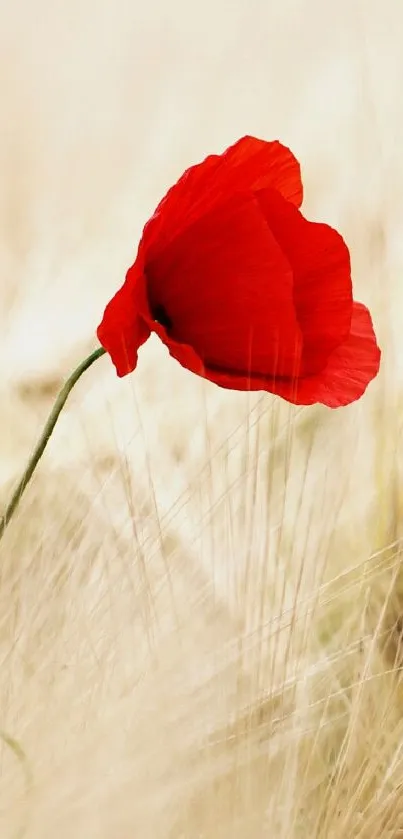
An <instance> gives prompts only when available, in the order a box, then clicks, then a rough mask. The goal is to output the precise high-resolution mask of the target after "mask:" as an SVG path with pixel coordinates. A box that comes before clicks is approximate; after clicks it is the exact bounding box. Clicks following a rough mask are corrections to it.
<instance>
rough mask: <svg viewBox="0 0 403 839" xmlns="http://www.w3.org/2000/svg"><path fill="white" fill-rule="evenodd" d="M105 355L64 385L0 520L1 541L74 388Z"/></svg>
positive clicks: (95, 355)
mask: <svg viewBox="0 0 403 839" xmlns="http://www.w3.org/2000/svg"><path fill="white" fill-rule="evenodd" d="M104 354H105V350H104V348H103V347H98V349H97V350H94V352H93V353H91V355H89V356H88V357H87V358H85V359H84V361H82V362H81V364H79V365H78V367H77V368H76V369H75V370H74V372H73V373H72V374H71V376H69V378H68V379H67V381H66V382H65V384H64V385H63V387H62V389H61V391H60V393H59V395H58V397H57V399H56V402H55V404H54V406H53V408H52V410H51V412H50V414H49V417H48V419H47V422H46V424H45V427H44V429H43V431H42V434H41V436H40V438H39V440H38V443H37V445H36V447H35V449H34V451H33V453H32V456H31V457H30V459H29V461H28V464H27V466H26V469H25V470H24V472H23V475H22V477H21V480H20V482H19V484H18V486H17V487H16V489H15V491H14V493H13V495H12V497H11V499H10V501H9V503H8V505H7V507H6V510H5V513H4V515H3V516H2V518H0V539H1V538H2V536H3V535H4V531H5V529H6V527H7V526H8V524H9V522H10V520H11V518H12V517H13V515H14V513H15V511H16V509H17V507H18V505H19V503H20V501H21V498H22V495H23V493H24V490H25V489H26V487H27V486H28V484H29V482H30V480H31V478H32V475H33V474H34V472H35V469H36V467H37V465H38V463H39V461H40V459H41V457H42V455H43V453H44V451H45V449H46V446H47V444H48V441H49V439H50V437H51V435H52V432H53V429H54V427H55V425H56V423H57V420H58V419H59V415H60V413H61V411H62V410H63V408H64V406H65V404H66V402H67V399H68V396H69V393H70V392H71V391H72V390H73V387H74V385H75V384H76V382H78V380H79V378H80V376H82V374H83V373H85V371H86V370H88V368H89V367H91V364H93V363H94V361H96V360H97V358H100V357H101V355H104Z"/></svg>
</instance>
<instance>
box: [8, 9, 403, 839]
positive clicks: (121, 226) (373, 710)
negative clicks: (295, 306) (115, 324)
mask: <svg viewBox="0 0 403 839" xmlns="http://www.w3.org/2000/svg"><path fill="white" fill-rule="evenodd" d="M402 25H403V7H402V6H401V5H400V3H399V2H396V0H384V2H382V4H381V3H380V2H377V0H365V2H364V1H363V2H360V0H338V2H334V0H327V2H323V0H321V2H320V0H282V2H281V3H280V2H279V0H264V1H263V0H249V2H248V3H246V2H245V0H242V1H241V0H232V2H231V3H230V2H225V0H214V2H213V0H205V2H204V3H203V4H201V3H192V2H189V3H185V2H183V0H171V2H170V3H169V4H168V3H164V2H163V0H150V2H148V3H146V4H141V3H139V2H138V0H132V2H128V0H114V2H113V3H112V2H111V0H98V2H97V3H95V2H94V0H80V2H78V0H70V3H69V4H66V3H62V2H60V0H53V2H52V3H51V2H48V0H36V2H35V3H33V2H29V0H17V2H14V3H13V4H9V3H6V2H5V0H0V62H1V63H0V103H1V113H2V130H1V132H0V172H1V182H0V183H1V187H0V359H1V362H0V363H1V374H2V375H1V380H0V423H1V425H0V500H1V501H2V502H5V501H6V499H7V498H8V496H9V494H10V491H11V490H12V487H13V484H14V482H15V481H16V480H17V478H18V476H19V473H20V471H21V469H22V468H23V466H24V464H25V462H26V460H27V458H28V456H29V454H30V452H31V451H32V447H33V446H34V444H35V442H36V439H37V437H38V435H39V433H40V430H41V428H42V426H43V423H44V421H45V419H46V417H47V414H48V413H49V411H50V408H51V406H52V404H53V401H54V399H55V397H56V394H57V392H58V390H59V388H60V387H61V385H62V382H63V380H64V379H65V378H66V376H67V375H68V374H69V373H70V371H71V370H72V369H73V368H74V367H76V366H77V364H78V362H79V361H80V360H81V359H82V358H83V357H84V356H85V355H86V354H88V353H89V352H91V350H92V349H93V348H95V347H96V345H97V341H96V337H95V330H96V327H97V325H98V323H99V321H100V319H101V316H102V312H103V309H104V306H105V305H106V302H107V301H108V300H109V298H110V296H111V295H112V294H113V293H114V291H115V290H116V289H117V288H118V286H120V285H121V283H122V281H123V278H124V274H125V272H126V270H127V267H128V266H129V265H130V264H131V262H132V261H133V259H134V256H135V253H136V248H137V244H138V241H139V238H140V235H141V231H142V227H143V225H144V223H145V221H146V220H147V219H148V218H149V216H150V215H151V213H152V212H153V210H154V208H155V206H156V204H157V203H158V201H159V200H160V198H161V197H162V195H163V194H164V192H165V191H166V190H167V188H168V187H169V186H170V185H171V184H172V183H173V182H174V181H175V180H176V179H177V178H178V177H179V176H180V175H181V174H182V172H183V171H184V169H186V168H187V167H188V166H189V165H192V164H193V163H196V162H199V161H200V160H202V159H203V158H204V157H205V156H206V155H207V154H210V153H212V152H218V153H219V152H221V151H223V150H224V149H225V148H226V147H227V146H228V145H230V144H231V143H233V142H234V141H235V140H236V139H238V138H239V137H241V136H243V135H244V134H253V135H255V136H258V137H262V138H264V139H280V140H281V141H282V142H283V143H284V144H286V145H288V146H289V147H290V148H291V149H292V150H293V152H294V153H295V155H296V156H297V158H298V159H299V160H300V162H301V166H302V175H303V181H304V191H305V198H304V205H303V210H304V213H305V215H306V216H307V217H308V218H311V219H313V220H321V221H325V222H328V223H329V224H331V225H334V226H335V227H337V228H338V229H339V230H340V232H342V234H343V235H344V237H345V239H346V241H347V243H348V245H349V247H350V251H351V258H352V266H353V280H354V289H355V297H356V298H357V299H359V300H361V301H362V302H364V303H365V304H366V305H368V306H369V307H370V308H371V312H372V313H373V319H374V324H375V328H376V332H377V335H378V340H379V343H380V345H381V348H382V351H383V359H382V369H381V373H380V375H379V377H378V378H377V380H376V381H375V382H374V383H372V384H371V385H370V387H369V389H368V391H367V393H366V394H365V396H364V397H363V398H362V400H361V401H360V402H359V403H358V404H355V405H352V406H350V407H348V408H345V409H340V410H337V411H334V412H332V411H330V410H328V409H325V408H322V407H312V408H304V409H296V408H293V407H291V406H288V405H287V404H286V403H283V402H282V401H281V400H278V399H275V398H274V397H271V396H270V395H267V394H253V395H250V394H239V393H231V392H228V391H220V390H219V389H218V388H216V387H215V386H214V385H211V384H209V383H208V382H203V381H202V380H198V379H196V378H193V377H192V376H191V374H189V373H187V371H185V370H183V369H182V368H181V367H180V366H179V365H177V364H176V363H175V362H174V361H173V360H172V359H171V358H170V357H169V355H168V353H167V351H166V349H165V348H164V347H162V346H161V345H160V344H159V343H158V341H156V340H154V339H151V340H150V341H149V342H148V343H147V345H146V346H144V347H143V348H142V350H141V353H140V360H139V365H138V369H137V370H136V372H135V374H134V375H133V376H131V377H127V378H126V379H124V380H118V379H117V378H116V376H115V372H114V368H113V367H112V365H111V363H110V361H109V359H108V358H102V359H101V360H99V361H98V362H97V363H96V365H95V366H94V367H93V368H91V370H90V371H88V373H86V374H85V377H83V379H82V380H81V381H80V383H79V385H78V386H77V388H76V389H75V391H74V393H73V394H72V396H71V398H70V400H69V403H68V406H67V409H66V411H65V412H64V414H63V416H62V418H61V420H60V424H58V426H57V429H56V431H55V434H54V436H53V438H52V441H51V443H50V445H49V449H48V450H47V452H46V455H45V457H44V458H43V461H42V462H41V464H40V467H39V468H38V470H37V473H36V476H35V478H34V480H33V482H32V485H31V486H30V488H29V490H27V493H26V496H25V497H24V501H23V503H22V504H21V507H20V510H19V513H18V515H17V516H16V518H15V520H14V521H13V523H12V525H10V528H9V530H8V531H7V534H6V536H5V537H4V540H3V541H2V543H1V546H0V668H1V670H0V672H1V679H0V684H1V688H0V690H1V693H0V699H1V701H0V833H1V836H2V837H4V839H9V837H10V839H14V837H17V836H18V837H33V839H36V837H41V839H47V837H49V839H50V837H53V836H54V835H55V833H56V832H57V834H58V836H59V839H64V837H66V839H70V837H71V836H72V835H73V833H74V834H75V836H76V837H77V839H84V837H85V839H89V837H91V839H107V837H108V839H110V837H116V839H126V837H133V836H141V837H144V839H159V837H161V839H193V838H194V839H196V837H205V838H206V839H224V837H231V839H244V837H245V836H250V837H251V839H260V837H263V836H273V837H276V839H297V837H298V839H299V837H305V836H306V835H310V836H312V837H315V839H316V837H317V839H319V837H320V839H328V837H329V839H330V838H331V837H339V836H349V837H354V839H355V838H356V837H357V839H358V837H360V839H367V837H368V839H373V837H375V836H379V837H388V839H389V837H390V839H391V838H392V837H399V836H403V806H402V801H401V784H402V782H403V767H402V761H401V756H400V752H401V742H402V739H401V738H402V734H403V725H402V710H403V706H402V695H401V690H402V689H401V683H400V666H401V663H400V656H401V651H400V639H401V631H402V607H403V604H402V596H403V588H402V579H401V572H400V565H401V547H400V546H401V532H400V531H401V524H400V522H401V490H402V482H401V438H400V431H401V416H402V412H401V409H402V404H401V403H402V399H401V395H402V383H403V353H402V344H401V335H402V327H403V312H402V300H403V295H402V290H403V286H402V268H403V238H402V230H403V202H402V195H403V165H402V151H401V150H402V148H403V99H402V96H401V89H402V85H403V55H402V51H401V31H402Z"/></svg>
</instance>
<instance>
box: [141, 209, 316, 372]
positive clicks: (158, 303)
mask: <svg viewBox="0 0 403 839" xmlns="http://www.w3.org/2000/svg"><path fill="white" fill-rule="evenodd" d="M146 273H147V289H148V296H149V304H150V310H151V312H154V313H155V311H156V309H157V308H159V310H160V311H163V312H164V313H165V315H166V319H167V322H169V323H170V324H171V327H170V329H168V330H166V331H164V332H163V333H162V334H161V337H162V339H163V340H164V341H165V343H166V344H167V346H168V347H169V346H170V340H171V339H172V340H173V341H175V342H177V343H183V344H186V345H190V346H192V347H193V349H194V351H195V353H196V355H197V356H198V357H199V358H200V359H201V361H202V363H203V364H204V365H205V366H206V367H209V366H210V365H211V366H218V367H225V368H230V369H232V370H237V369H238V370H241V371H253V372H254V373H257V372H260V373H263V374H265V375H267V374H270V375H273V374H274V373H277V374H278V375H288V376H292V375H297V374H298V372H299V367H300V358H301V351H302V335H301V330H300V328H299V325H298V322H297V319H296V315H295V306H294V299H293V275H292V271H291V269H290V266H289V264H288V262H287V259H286V258H285V256H284V254H283V253H282V251H281V249H280V247H279V245H278V244H277V242H276V240H275V238H274V236H273V235H272V233H271V232H270V229H269V228H268V226H267V223H266V221H265V219H264V216H263V214H262V212H261V209H260V207H259V204H258V203H257V201H256V200H255V199H254V198H253V196H251V195H250V194H243V195H242V194H238V195H236V196H233V197H232V198H231V199H230V200H229V201H227V203H226V205H220V207H217V208H216V209H215V210H213V211H211V212H210V213H209V214H208V215H207V216H204V217H203V218H202V219H200V220H199V222H198V223H197V225H194V226H192V227H191V228H189V229H188V230H187V231H185V233H183V234H182V235H181V236H180V237H179V238H178V239H177V240H176V241H175V242H174V243H173V244H172V245H171V247H170V248H167V249H166V250H165V251H164V253H163V254H161V256H160V258H159V259H156V260H154V261H153V262H148V263H147V266H146ZM149 326H150V328H154V326H153V325H152V323H150V324H149ZM245 388H247V384H246V383H245Z"/></svg>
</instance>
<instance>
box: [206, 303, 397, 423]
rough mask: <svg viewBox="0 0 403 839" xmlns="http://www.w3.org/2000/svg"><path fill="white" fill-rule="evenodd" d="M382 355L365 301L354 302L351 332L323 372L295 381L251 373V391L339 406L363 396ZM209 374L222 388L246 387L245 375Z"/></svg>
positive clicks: (222, 372)
mask: <svg viewBox="0 0 403 839" xmlns="http://www.w3.org/2000/svg"><path fill="white" fill-rule="evenodd" d="M380 358H381V352H380V349H379V347H378V345H377V342H376V337H375V333H374V328H373V325H372V320H371V315H370V313H369V311H368V309H367V308H366V307H365V306H364V305H363V304H362V303H354V305H353V317H352V321H351V332H350V335H349V336H348V338H347V339H346V340H345V341H344V343H343V344H341V345H340V346H339V347H338V348H337V349H336V350H335V351H334V352H333V353H332V355H331V356H330V358H329V360H328V363H327V366H326V368H325V369H324V370H323V371H322V373H319V374H317V375H315V376H305V377H304V378H301V379H296V380H294V381H292V380H290V379H286V378H281V377H264V376H251V377H250V379H249V390H254V391H256V390H266V391H269V392H270V393H273V394H276V395H277V396H282V397H283V399H286V400H287V402H292V403H294V404H295V405H313V404H314V403H317V402H318V403H321V404H322V405H327V407H329V408H339V407H342V406H344V405H349V404H350V403H351V402H355V401H356V400H357V399H359V398H360V397H361V396H362V395H363V393H364V392H365V390H366V389H367V386H368V384H369V383H370V382H371V381H372V379H374V378H375V376H376V375H377V373H378V371H379V365H380ZM205 376H206V378H208V379H209V380H210V381H212V382H215V383H216V384H217V385H219V386H220V387H225V388H229V389H231V390H245V377H244V376H242V375H239V374H237V375H233V374H232V373H231V372H229V371H226V370H214V369H208V370H206V372H205Z"/></svg>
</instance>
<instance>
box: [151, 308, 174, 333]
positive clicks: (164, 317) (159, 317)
mask: <svg viewBox="0 0 403 839" xmlns="http://www.w3.org/2000/svg"><path fill="white" fill-rule="evenodd" d="M151 314H152V316H153V318H154V320H155V321H156V322H157V323H159V324H160V326H164V327H165V329H166V330H169V329H172V321H171V318H170V317H169V315H168V313H167V311H166V310H165V309H164V307H163V306H162V305H161V303H157V305H156V306H153V308H152V310H151Z"/></svg>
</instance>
